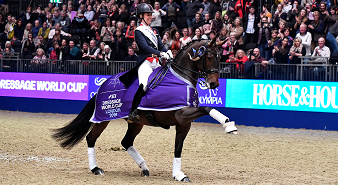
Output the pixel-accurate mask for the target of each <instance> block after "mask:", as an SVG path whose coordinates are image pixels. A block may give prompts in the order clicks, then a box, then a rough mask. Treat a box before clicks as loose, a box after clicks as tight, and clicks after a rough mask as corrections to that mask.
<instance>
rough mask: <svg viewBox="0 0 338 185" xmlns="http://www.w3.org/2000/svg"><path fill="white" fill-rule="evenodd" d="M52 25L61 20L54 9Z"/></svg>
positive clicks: (57, 11)
mask: <svg viewBox="0 0 338 185" xmlns="http://www.w3.org/2000/svg"><path fill="white" fill-rule="evenodd" d="M52 21H53V25H55V24H57V23H60V21H61V15H60V11H59V10H54V18H53V19H52Z"/></svg>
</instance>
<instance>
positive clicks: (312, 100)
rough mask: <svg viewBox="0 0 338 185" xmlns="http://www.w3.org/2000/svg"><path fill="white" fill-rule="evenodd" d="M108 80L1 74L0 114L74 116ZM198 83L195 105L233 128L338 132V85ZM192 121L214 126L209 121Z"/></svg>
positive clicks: (300, 82) (103, 77)
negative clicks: (219, 114)
mask: <svg viewBox="0 0 338 185" xmlns="http://www.w3.org/2000/svg"><path fill="white" fill-rule="evenodd" d="M108 77H109V76H102V75H101V76H100V75H67V74H42V73H7V72H0V109H1V110H11V111H25V112H46V113H62V114H77V113H79V112H80V111H81V109H82V108H83V106H84V105H85V103H86V102H87V101H88V100H89V99H90V98H91V97H92V96H93V95H94V94H95V92H96V90H97V89H98V87H99V86H100V85H101V84H102V83H103V82H104V80H105V79H107V78H108ZM220 84H221V85H220V86H219V87H218V88H217V89H214V90H210V89H207V88H205V86H204V85H203V83H201V84H198V88H197V90H198V93H199V101H200V106H210V107H214V108H216V109H218V110H219V111H220V112H222V113H224V114H225V115H226V116H228V117H229V118H230V120H233V121H235V122H236V124H238V125H247V126H263V127H282V128H306V129H319V130H338V124H337V123H336V120H338V116H337V115H338V114H337V112H338V101H337V100H336V98H337V96H336V94H337V92H336V91H337V90H336V87H337V86H338V83H336V82H306V81H278V80H244V79H220ZM195 121H197V122H210V123H216V121H215V120H213V119H212V118H211V117H210V116H204V117H201V118H199V119H197V120H195Z"/></svg>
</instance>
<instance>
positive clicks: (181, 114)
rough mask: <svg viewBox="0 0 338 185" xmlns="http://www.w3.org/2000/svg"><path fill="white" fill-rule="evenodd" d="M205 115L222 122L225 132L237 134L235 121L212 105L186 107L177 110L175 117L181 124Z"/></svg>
mask: <svg viewBox="0 0 338 185" xmlns="http://www.w3.org/2000/svg"><path fill="white" fill-rule="evenodd" d="M204 115H210V116H211V117H212V118H214V119H215V120H217V121H218V122H219V123H221V124H222V125H223V127H224V128H225V132H227V133H231V134H237V128H236V127H235V122H233V121H231V122H230V121H229V118H228V117H226V116H225V115H223V114H222V113H220V112H219V111H218V110H216V109H213V108H210V107H186V108H183V109H181V110H178V111H176V113H175V118H176V120H177V121H178V123H179V124H180V125H184V124H186V123H188V122H190V121H192V120H195V119H197V118H199V117H202V116H204Z"/></svg>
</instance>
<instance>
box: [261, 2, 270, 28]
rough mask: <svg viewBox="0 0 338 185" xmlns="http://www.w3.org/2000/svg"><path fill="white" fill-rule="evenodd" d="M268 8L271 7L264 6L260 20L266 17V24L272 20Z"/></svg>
mask: <svg viewBox="0 0 338 185" xmlns="http://www.w3.org/2000/svg"><path fill="white" fill-rule="evenodd" d="M270 7H271V5H269V4H264V5H263V8H262V12H261V19H262V18H263V17H266V18H267V19H268V20H267V22H268V23H270V22H271V20H272V14H271V13H270Z"/></svg>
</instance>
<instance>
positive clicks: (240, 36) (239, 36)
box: [230, 17, 244, 48]
mask: <svg viewBox="0 0 338 185" xmlns="http://www.w3.org/2000/svg"><path fill="white" fill-rule="evenodd" d="M230 30H231V32H235V33H236V36H235V37H236V40H237V41H238V44H239V48H244V47H243V31H244V30H243V27H242V26H241V18H240V17H237V18H236V19H235V25H234V27H231V26H230Z"/></svg>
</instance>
